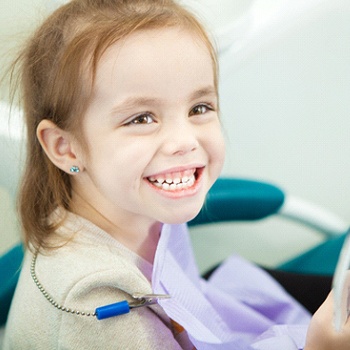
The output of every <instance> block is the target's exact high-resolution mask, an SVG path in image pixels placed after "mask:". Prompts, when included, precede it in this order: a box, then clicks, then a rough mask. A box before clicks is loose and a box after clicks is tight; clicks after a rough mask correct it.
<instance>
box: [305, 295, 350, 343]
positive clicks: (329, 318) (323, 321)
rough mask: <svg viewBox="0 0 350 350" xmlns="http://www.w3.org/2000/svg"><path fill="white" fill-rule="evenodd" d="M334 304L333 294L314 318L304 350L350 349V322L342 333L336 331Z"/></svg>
mask: <svg viewBox="0 0 350 350" xmlns="http://www.w3.org/2000/svg"><path fill="white" fill-rule="evenodd" d="M333 304H334V302H333V293H332V292H331V293H330V294H329V295H328V297H327V299H326V300H325V301H324V303H323V304H322V305H321V307H320V308H319V309H318V310H317V311H316V313H315V314H314V316H313V317H312V320H311V322H310V326H309V329H308V333H307V337H306V345H305V348H304V350H349V349H350V322H349V320H348V322H347V323H346V324H345V325H344V327H343V329H342V330H341V332H337V331H336V330H335V329H334V326H333Z"/></svg>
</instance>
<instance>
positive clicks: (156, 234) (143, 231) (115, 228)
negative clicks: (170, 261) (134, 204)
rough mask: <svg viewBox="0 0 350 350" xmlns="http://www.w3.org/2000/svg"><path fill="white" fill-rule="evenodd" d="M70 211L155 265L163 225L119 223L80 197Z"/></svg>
mask: <svg viewBox="0 0 350 350" xmlns="http://www.w3.org/2000/svg"><path fill="white" fill-rule="evenodd" d="M70 209H71V211H72V212H74V213H75V214H77V215H79V216H81V217H83V218H85V219H87V220H89V221H91V222H92V223H93V224H94V225H96V226H98V227H100V228H101V229H102V230H104V231H105V232H107V233H108V234H109V235H111V236H112V237H113V238H115V239H116V240H117V241H118V242H119V243H121V244H123V245H124V246H125V247H127V248H128V249H130V250H131V251H133V252H135V253H136V254H137V255H139V256H140V257H142V258H143V259H145V260H146V261H148V262H150V263H151V264H153V261H154V256H155V252H156V249H157V245H158V241H159V238H160V232H161V229H162V223H160V222H151V221H147V222H141V221H140V222H136V221H135V220H124V221H123V222H118V223H117V222H114V221H112V220H110V219H108V218H107V217H106V216H104V215H103V214H102V213H101V212H99V211H98V210H97V209H95V208H94V207H92V206H91V205H90V204H89V203H87V202H86V201H84V200H83V198H81V197H80V196H79V197H78V198H77V197H76V199H75V200H74V202H73V205H72V206H71V208H70Z"/></svg>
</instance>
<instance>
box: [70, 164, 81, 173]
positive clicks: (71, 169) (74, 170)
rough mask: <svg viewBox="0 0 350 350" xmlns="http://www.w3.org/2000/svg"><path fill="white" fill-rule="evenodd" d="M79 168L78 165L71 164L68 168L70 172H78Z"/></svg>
mask: <svg viewBox="0 0 350 350" xmlns="http://www.w3.org/2000/svg"><path fill="white" fill-rule="evenodd" d="M79 171H80V169H79V167H78V166H76V165H73V166H72V167H71V168H70V172H71V173H79Z"/></svg>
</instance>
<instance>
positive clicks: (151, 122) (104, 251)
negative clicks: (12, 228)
mask: <svg viewBox="0 0 350 350" xmlns="http://www.w3.org/2000/svg"><path fill="white" fill-rule="evenodd" d="M17 64H19V65H20V82H21V87H22V100H23V110H24V114H25V119H26V125H27V142H28V148H27V162H26V169H25V174H24V177H23V182H22V187H21V192H20V214H21V220H22V224H23V230H24V239H25V243H26V245H27V248H28V249H27V252H26V257H25V261H24V264H23V268H22V272H21V276H20V280H19V283H18V288H17V290H16V293H15V296H14V299H13V303H12V306H11V311H10V314H9V318H8V322H7V327H6V334H5V344H4V349H16V350H20V349H36V350H39V349H45V350H47V349H143V350H144V349H152V350H154V349H168V350H170V349H234V350H248V349H269V350H271V349H279V350H281V349H283V350H288V349H301V348H305V349H307V350H314V349H317V350H322V349H332V350H335V349H337V350H342V349H349V342H350V326H349V325H346V327H345V328H344V330H343V332H342V333H339V334H337V333H335V332H334V331H333V330H332V329H333V328H332V322H331V319H332V300H331V296H330V297H329V298H328V299H327V301H326V302H325V304H324V305H323V306H322V307H321V308H320V310H319V311H318V312H317V313H316V314H315V316H314V317H313V319H312V321H311V325H310V327H309V331H308V334H307V336H306V332H307V328H308V323H309V321H310V316H309V314H308V312H306V311H305V310H304V309H303V307H301V306H300V305H299V304H298V303H297V302H296V301H295V300H293V299H292V298H291V297H290V296H289V295H287V294H286V293H285V292H284V290H283V289H282V288H281V287H280V286H279V285H278V284H277V283H276V282H275V281H274V280H272V279H271V278H270V277H268V276H267V275H266V274H265V273H263V272H262V271H261V270H260V269H258V268H256V267H254V266H252V265H250V264H249V263H248V262H246V261H244V260H242V259H240V258H238V257H232V258H231V259H229V260H228V261H227V262H226V263H225V264H223V265H222V266H221V267H220V268H219V269H218V270H217V271H216V273H215V274H214V276H213V277H212V278H211V280H210V281H209V282H205V281H203V280H202V279H201V278H200V277H199V274H198V271H197V268H196V265H195V262H194V258H193V254H192V251H191V247H190V242H189V238H188V233H187V228H186V225H185V224H183V223H186V222H187V221H188V220H191V219H192V218H194V217H195V216H196V215H197V213H198V212H199V211H200V209H201V207H202V205H203V203H204V200H205V197H206V194H207V192H208V190H209V188H210V187H211V186H212V184H213V183H214V182H215V180H216V179H217V177H218V176H219V174H220V171H221V167H222V164H223V159H224V144H223V138H222V135H221V125H220V121H219V117H218V110H219V108H218V96H217V92H218V82H217V60H216V56H215V51H214V49H213V46H212V45H211V43H210V41H209V39H208V36H207V34H206V32H205V31H204V29H203V27H202V26H201V25H200V23H199V22H198V21H197V20H196V19H195V17H194V16H193V15H192V14H190V13H189V12H188V11H187V10H185V9H184V8H182V7H181V6H179V5H178V4H177V3H175V2H174V1H171V0H72V1H71V2H69V3H67V4H66V5H64V6H62V7H61V8H59V9H58V10H56V11H55V12H54V13H53V14H52V15H51V16H50V17H49V18H48V19H47V20H46V21H45V22H44V23H43V24H42V26H41V27H40V28H39V29H38V30H37V32H36V33H35V34H34V35H33V36H32V38H31V39H30V40H29V41H28V44H27V46H26V47H25V49H24V50H23V53H22V55H21V56H20V57H19V59H18V60H17ZM305 341H306V345H305Z"/></svg>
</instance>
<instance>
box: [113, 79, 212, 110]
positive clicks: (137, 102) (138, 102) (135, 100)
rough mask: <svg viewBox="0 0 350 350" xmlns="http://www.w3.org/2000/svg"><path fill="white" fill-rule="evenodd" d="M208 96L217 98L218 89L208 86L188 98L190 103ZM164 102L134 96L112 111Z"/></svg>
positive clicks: (158, 99)
mask: <svg viewBox="0 0 350 350" xmlns="http://www.w3.org/2000/svg"><path fill="white" fill-rule="evenodd" d="M208 95H215V96H217V92H216V89H215V88H214V86H211V85H210V86H206V87H204V88H201V89H199V90H196V91H194V92H193V93H191V94H190V95H189V97H188V101H189V102H190V101H193V100H196V99H198V98H201V97H203V96H208ZM163 103H164V101H163V100H162V99H160V98H156V97H142V96H136V97H135V96H133V97H128V98H126V99H125V100H123V101H121V102H120V103H118V104H117V105H116V106H114V107H113V109H112V111H111V112H112V114H113V113H115V112H118V111H121V110H127V109H129V108H133V107H138V106H145V105H154V104H163Z"/></svg>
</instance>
